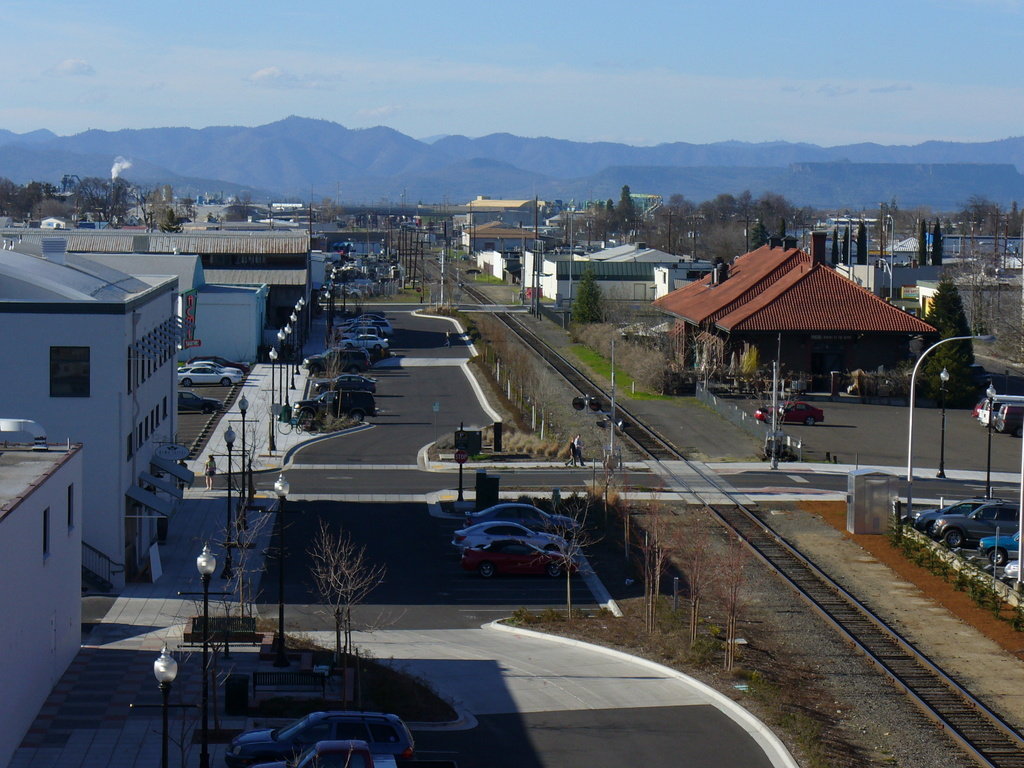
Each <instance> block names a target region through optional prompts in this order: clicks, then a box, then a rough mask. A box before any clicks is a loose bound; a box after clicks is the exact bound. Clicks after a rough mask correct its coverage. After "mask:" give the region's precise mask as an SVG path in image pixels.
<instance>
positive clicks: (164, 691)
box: [153, 645, 178, 768]
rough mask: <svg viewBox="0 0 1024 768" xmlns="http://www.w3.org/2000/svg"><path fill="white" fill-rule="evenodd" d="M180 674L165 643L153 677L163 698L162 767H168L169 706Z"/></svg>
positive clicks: (154, 668)
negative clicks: (175, 679) (173, 687)
mask: <svg viewBox="0 0 1024 768" xmlns="http://www.w3.org/2000/svg"><path fill="white" fill-rule="evenodd" d="M177 676H178V662H176V661H175V660H174V657H173V656H171V655H170V654H169V653H168V652H167V646H166V645H165V646H164V648H163V650H162V651H160V655H159V656H157V657H156V660H155V661H154V662H153V677H155V678H156V681H157V683H158V684H159V686H160V697H161V699H162V700H163V707H162V710H163V712H162V715H163V732H162V737H161V741H160V768H168V766H169V761H168V750H167V744H168V729H167V707H168V700H169V699H170V696H171V683H173V682H174V678H176V677H177Z"/></svg>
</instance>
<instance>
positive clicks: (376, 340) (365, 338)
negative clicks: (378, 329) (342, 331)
mask: <svg viewBox="0 0 1024 768" xmlns="http://www.w3.org/2000/svg"><path fill="white" fill-rule="evenodd" d="M338 344H339V345H340V346H342V347H344V348H345V349H355V348H357V347H358V348H361V349H375V350H382V349H387V348H388V346H389V345H388V340H387V339H385V338H381V337H380V336H377V335H376V334H372V333H358V334H356V335H354V336H342V337H341V341H339V342H338Z"/></svg>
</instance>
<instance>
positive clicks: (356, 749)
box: [253, 739, 393, 768]
mask: <svg viewBox="0 0 1024 768" xmlns="http://www.w3.org/2000/svg"><path fill="white" fill-rule="evenodd" d="M378 757H380V756H379V755H378ZM380 762H381V763H383V762H384V761H380ZM392 762H393V761H392ZM253 768H375V763H374V760H373V755H372V754H371V753H370V745H369V744H367V743H366V742H365V741H361V740H359V739H345V740H344V741H318V742H317V743H316V744H314V745H313V746H311V747H309V748H308V749H306V751H305V752H303V753H302V754H301V755H299V756H298V757H297V758H295V760H294V762H292V761H286V760H275V761H274V762H272V763H259V764H258V765H254V766H253Z"/></svg>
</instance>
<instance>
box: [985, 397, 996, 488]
mask: <svg viewBox="0 0 1024 768" xmlns="http://www.w3.org/2000/svg"><path fill="white" fill-rule="evenodd" d="M985 397H986V398H987V399H988V427H987V430H988V452H987V454H986V456H985V498H986V499H991V498H992V422H993V421H995V418H994V417H995V414H994V413H992V406H993V405H994V404H995V399H996V388H995V387H994V386H992V382H989V384H988V389H986V390H985Z"/></svg>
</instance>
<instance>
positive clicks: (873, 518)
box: [846, 469, 899, 533]
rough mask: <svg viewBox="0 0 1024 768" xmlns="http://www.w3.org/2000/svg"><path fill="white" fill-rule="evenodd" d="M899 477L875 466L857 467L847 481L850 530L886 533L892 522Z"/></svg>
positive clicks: (847, 507)
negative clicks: (873, 467)
mask: <svg viewBox="0 0 1024 768" xmlns="http://www.w3.org/2000/svg"><path fill="white" fill-rule="evenodd" d="M898 482H899V478H897V477H896V476H895V475H889V474H886V473H885V472H879V471H877V470H874V469H857V470H854V471H853V472H851V473H850V474H849V477H848V479H847V482H846V530H847V532H848V533H885V532H886V530H887V529H888V526H889V520H890V516H891V512H892V502H893V499H895V498H896V497H897V494H898V488H899V486H898Z"/></svg>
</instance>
